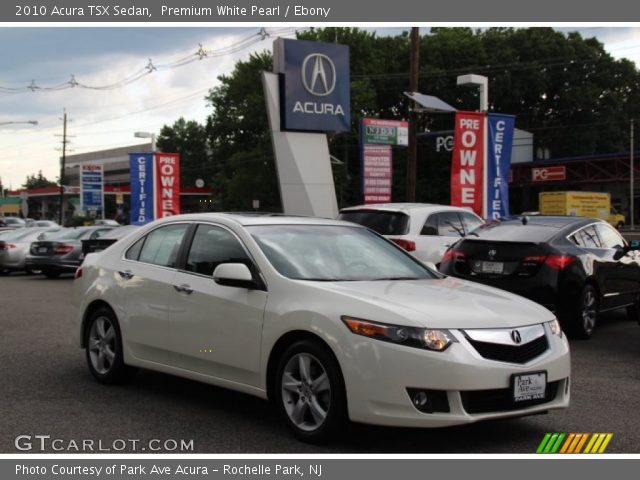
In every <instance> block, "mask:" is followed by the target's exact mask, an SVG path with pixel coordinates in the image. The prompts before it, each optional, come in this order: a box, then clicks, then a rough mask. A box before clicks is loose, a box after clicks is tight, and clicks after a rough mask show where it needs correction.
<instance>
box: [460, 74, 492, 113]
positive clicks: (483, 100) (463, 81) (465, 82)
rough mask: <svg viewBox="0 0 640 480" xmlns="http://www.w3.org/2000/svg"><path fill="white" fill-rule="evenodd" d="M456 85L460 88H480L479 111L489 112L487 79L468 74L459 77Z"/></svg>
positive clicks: (482, 76)
mask: <svg viewBox="0 0 640 480" xmlns="http://www.w3.org/2000/svg"><path fill="white" fill-rule="evenodd" d="M456 85H460V86H477V87H479V88H480V111H481V112H487V111H488V110H489V79H488V78H487V77H485V76H484V75H476V74H475V73H470V74H468V75H459V76H458V78H457V81H456Z"/></svg>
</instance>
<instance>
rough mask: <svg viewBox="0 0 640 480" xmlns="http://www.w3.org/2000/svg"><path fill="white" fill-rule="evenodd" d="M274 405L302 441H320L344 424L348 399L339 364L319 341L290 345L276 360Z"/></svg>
mask: <svg viewBox="0 0 640 480" xmlns="http://www.w3.org/2000/svg"><path fill="white" fill-rule="evenodd" d="M275 396H276V404H277V406H278V409H279V410H280V413H281V414H282V416H283V417H284V419H285V421H286V423H287V425H288V426H289V428H290V429H291V430H292V431H293V433H294V434H295V435H296V436H297V437H298V438H299V439H301V440H304V441H307V442H323V441H326V440H328V439H330V438H332V437H333V436H335V435H336V434H337V433H338V432H339V431H341V430H342V429H343V428H345V427H346V424H347V408H346V407H347V402H346V395H345V389H344V380H343V379H342V374H341V373H340V367H339V365H338V362H337V361H336V360H335V358H334V357H333V355H332V354H331V352H329V351H328V349H327V348H326V347H324V346H323V345H321V344H320V343H319V342H315V341H310V340H302V341H298V342H296V343H294V344H292V345H291V346H290V347H289V348H287V350H286V351H285V352H284V353H283V355H282V357H281V358H280V361H279V363H278V369H277V373H276V385H275Z"/></svg>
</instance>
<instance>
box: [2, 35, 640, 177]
mask: <svg viewBox="0 0 640 480" xmlns="http://www.w3.org/2000/svg"><path fill="white" fill-rule="evenodd" d="M294 29H295V27H294V26H282V27H267V28H266V30H267V32H268V33H269V34H270V35H269V36H268V37H266V38H264V39H263V36H261V35H260V34H259V32H260V30H261V29H260V27H206V28H205V27H137V28H136V27H66V26H63V27H0V45H2V49H0V178H1V179H2V184H3V185H4V186H5V188H7V187H9V186H11V187H13V188H14V189H15V188H18V187H20V185H22V184H23V183H24V181H25V179H26V177H27V175H30V174H36V173H37V172H38V171H39V170H41V171H42V173H43V174H44V175H45V176H46V177H47V178H49V179H50V180H55V179H56V177H57V176H58V175H59V169H60V166H59V165H60V164H59V161H60V160H59V159H60V155H61V152H60V148H61V146H62V138H61V135H62V117H63V112H64V111H66V113H67V116H68V119H69V122H68V125H67V133H68V135H69V143H68V154H69V155H73V154H77V153H85V152H91V151H95V150H104V149H108V148H115V147H121V146H127V145H135V144H142V143H147V142H148V140H144V139H140V138H134V136H133V134H134V132H136V131H145V132H154V133H156V134H157V133H159V131H160V129H161V128H162V126H163V125H167V124H168V125H170V124H173V123H174V122H175V121H176V120H177V119H178V118H180V117H184V118H185V119H187V120H196V121H198V122H200V123H204V121H205V119H206V117H207V116H208V115H209V114H210V113H211V108H210V107H208V106H207V104H206V101H205V99H204V97H205V96H206V94H207V92H208V91H209V89H211V88H212V87H215V86H216V85H218V83H219V82H218V80H217V77H218V76H219V75H221V74H228V73H230V72H231V71H232V70H233V67H234V65H235V63H236V62H237V61H238V60H240V59H246V58H247V57H248V56H249V54H250V53H251V52H255V51H262V50H271V46H272V44H273V39H274V38H275V37H277V36H285V37H294V36H295V34H294ZM368 29H371V30H375V31H376V32H377V33H378V35H395V34H397V33H399V32H400V31H402V30H408V27H407V28H406V29H402V28H397V27H394V28H388V27H385V26H380V27H378V28H371V27H368ZM557 29H558V30H561V31H565V32H566V31H579V32H580V33H582V35H583V36H584V37H596V38H598V39H599V40H600V41H601V42H603V43H604V45H605V48H606V49H607V51H609V53H611V55H613V56H614V57H615V58H623V57H624V58H628V59H630V60H632V61H634V62H636V65H638V66H640V28H639V27H593V26H586V27H579V26H576V27H567V28H557ZM422 30H423V32H426V31H427V30H428V29H427V28H423V29H422ZM200 45H201V46H202V48H203V49H204V50H206V51H208V52H209V53H210V55H209V56H207V57H205V58H203V59H202V60H195V61H191V63H186V64H185V65H181V66H175V64H176V63H181V60H184V59H193V58H198V57H197V56H196V53H197V52H198V50H199V48H200ZM225 49H227V50H229V49H231V52H225V51H224V50H225ZM215 52H217V54H216V55H211V53H215ZM223 53H224V54H223ZM154 68H155V69H154ZM149 70H152V71H151V73H145V72H147V71H149ZM136 74H140V78H139V79H137V80H135V81H132V82H131V83H128V84H126V85H124V86H123V85H121V84H122V83H124V80H127V79H132V78H133V77H135V76H136ZM74 80H75V81H76V82H78V83H80V84H82V85H87V86H90V87H94V88H91V89H86V88H80V87H75V88H66V89H60V90H56V89H55V88H54V89H53V90H51V88H52V87H60V86H67V85H69V82H73V81H74ZM115 84H117V85H115ZM30 85H35V86H37V87H40V88H38V89H35V91H32V90H31V89H29V88H26V87H29V86H30ZM105 86H110V87H111V88H108V89H95V87H105ZM47 88H49V90H47ZM256 88H261V86H260V85H257V86H256ZM489 88H490V86H489ZM29 120H35V121H37V122H38V124H37V125H30V124H7V123H6V122H24V121H29Z"/></svg>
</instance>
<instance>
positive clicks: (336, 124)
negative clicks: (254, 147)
mask: <svg viewBox="0 0 640 480" xmlns="http://www.w3.org/2000/svg"><path fill="white" fill-rule="evenodd" d="M276 48H277V50H278V52H277V57H278V63H279V64H277V65H276V67H277V68H276V70H277V71H278V73H280V74H281V82H282V83H281V89H280V90H281V93H280V97H281V98H280V104H281V110H282V112H281V122H282V129H283V130H305V131H317V132H323V131H329V132H348V131H350V130H351V87H350V85H349V47H348V46H346V45H340V44H337V43H321V42H309V41H306V40H291V39H278V40H277V41H276Z"/></svg>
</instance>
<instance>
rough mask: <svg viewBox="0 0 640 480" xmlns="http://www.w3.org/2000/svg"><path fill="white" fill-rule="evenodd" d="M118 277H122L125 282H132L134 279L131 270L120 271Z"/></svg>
mask: <svg viewBox="0 0 640 480" xmlns="http://www.w3.org/2000/svg"><path fill="white" fill-rule="evenodd" d="M118 275H120V276H121V277H122V278H124V279H125V280H131V279H132V278H133V273H131V270H125V271H119V272H118Z"/></svg>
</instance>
